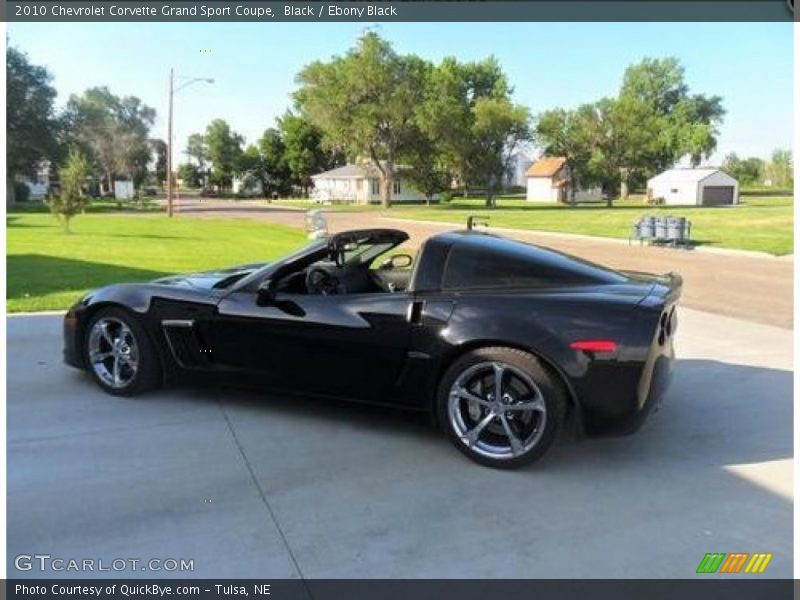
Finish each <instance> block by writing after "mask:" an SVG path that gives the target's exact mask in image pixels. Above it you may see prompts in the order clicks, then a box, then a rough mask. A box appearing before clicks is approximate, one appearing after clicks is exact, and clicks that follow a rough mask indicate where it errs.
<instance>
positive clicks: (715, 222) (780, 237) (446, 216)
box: [384, 195, 794, 255]
mask: <svg viewBox="0 0 800 600" xmlns="http://www.w3.org/2000/svg"><path fill="white" fill-rule="evenodd" d="M384 214H386V215H387V216H391V217H397V218H404V219H416V220H425V221H446V222H451V223H459V224H462V223H466V221H467V217H468V216H469V215H488V216H489V218H490V219H489V223H490V225H494V226H495V227H510V228H514V229H532V230H539V231H553V232H562V233H578V234H584V235H595V236H602V237H615V238H627V237H628V236H629V235H630V231H631V226H632V225H633V223H634V222H635V221H636V220H638V218H639V217H641V216H643V215H660V216H667V215H673V216H685V217H687V218H688V219H690V220H691V221H692V239H693V240H694V242H695V243H697V244H700V245H707V246H713V247H720V248H738V249H742V250H758V251H761V252H768V253H770V254H776V255H782V254H791V253H792V252H793V242H794V233H793V229H794V208H793V200H792V197H791V196H744V195H743V196H742V197H741V204H740V205H738V206H733V207H719V208H704V207H694V206H668V207H652V206H645V205H643V204H642V202H641V200H633V201H627V202H616V203H615V206H614V207H613V208H607V207H606V206H605V205H604V204H603V205H590V204H585V205H579V206H577V207H574V208H572V207H567V206H560V205H558V206H555V205H541V204H536V203H532V202H527V201H525V200H520V199H503V198H501V199H500V200H499V201H498V207H497V208H495V209H491V210H487V209H485V208H483V199H482V198H475V199H472V198H455V199H453V200H452V201H451V202H450V203H447V204H440V205H436V206H431V207H427V206H420V205H415V206H395V207H392V208H391V209H390V210H389V211H387V212H386V213H384Z"/></svg>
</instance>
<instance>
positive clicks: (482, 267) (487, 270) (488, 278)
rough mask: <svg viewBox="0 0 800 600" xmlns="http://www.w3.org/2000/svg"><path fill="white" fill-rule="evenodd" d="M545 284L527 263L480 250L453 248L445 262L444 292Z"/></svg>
mask: <svg viewBox="0 0 800 600" xmlns="http://www.w3.org/2000/svg"><path fill="white" fill-rule="evenodd" d="M547 283H548V281H547V280H546V279H543V278H542V273H540V272H539V269H537V268H536V265H535V264H532V263H531V261H530V260H525V259H524V258H523V257H520V256H514V255H513V254H510V253H506V252H501V251H500V252H498V251H495V250H494V249H490V248H482V247H480V246H471V245H462V246H459V245H457V246H455V247H454V248H453V250H452V251H451V252H450V257H449V259H448V261H447V267H446V270H445V275H444V280H443V281H442V287H443V288H445V289H469V288H496V287H538V286H543V285H546V284H547Z"/></svg>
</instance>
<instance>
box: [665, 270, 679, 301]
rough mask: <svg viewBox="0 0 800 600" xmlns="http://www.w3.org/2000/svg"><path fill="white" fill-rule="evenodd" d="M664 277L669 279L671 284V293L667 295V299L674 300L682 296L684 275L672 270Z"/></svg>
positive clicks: (669, 284)
mask: <svg viewBox="0 0 800 600" xmlns="http://www.w3.org/2000/svg"><path fill="white" fill-rule="evenodd" d="M664 278H665V279H667V281H668V284H667V285H668V286H669V293H668V294H667V295H666V298H665V299H666V300H667V301H670V302H674V301H675V300H677V299H678V298H680V297H681V293H682V292H683V277H681V276H680V274H679V273H676V272H675V271H670V272H669V273H667V274H666V275H664Z"/></svg>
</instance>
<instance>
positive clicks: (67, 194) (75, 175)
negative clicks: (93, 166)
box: [49, 150, 89, 233]
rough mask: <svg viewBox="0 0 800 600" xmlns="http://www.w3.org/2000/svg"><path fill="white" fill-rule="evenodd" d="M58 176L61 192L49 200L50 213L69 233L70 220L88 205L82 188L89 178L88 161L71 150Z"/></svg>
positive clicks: (77, 152)
mask: <svg viewBox="0 0 800 600" xmlns="http://www.w3.org/2000/svg"><path fill="white" fill-rule="evenodd" d="M58 175H59V183H60V187H61V191H60V193H59V194H58V195H57V196H54V197H53V198H52V199H51V200H50V203H49V204H50V212H52V213H53V214H54V215H55V216H56V218H58V220H59V221H61V223H62V224H63V225H64V231H66V232H67V233H69V222H70V219H72V217H74V216H75V215H77V214H78V213H80V212H83V209H84V207H85V206H86V204H88V198H87V196H86V193H85V192H84V187H85V186H86V180H87V178H88V177H89V161H88V160H87V159H86V157H85V156H84V155H83V154H81V153H80V152H79V151H77V150H71V151H70V153H69V156H68V157H67V162H66V163H65V164H64V166H63V167H62V168H61V169H60V170H59V172H58Z"/></svg>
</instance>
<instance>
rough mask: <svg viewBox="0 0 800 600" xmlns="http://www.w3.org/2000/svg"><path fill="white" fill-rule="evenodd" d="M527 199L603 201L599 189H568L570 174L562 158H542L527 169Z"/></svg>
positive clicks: (601, 191) (601, 192)
mask: <svg viewBox="0 0 800 600" xmlns="http://www.w3.org/2000/svg"><path fill="white" fill-rule="evenodd" d="M525 175H526V176H527V178H528V186H527V187H528V192H527V199H528V200H530V201H533V202H563V203H566V202H573V201H574V202H599V201H600V200H602V199H603V190H602V189H601V188H600V187H593V188H588V189H583V188H581V187H580V186H578V187H576V188H575V191H574V194H573V192H572V189H571V187H570V172H569V166H568V165H567V159H566V158H564V157H563V156H544V157H542V158H540V159H539V160H537V161H536V162H535V163H533V164H532V165H531V166H530V168H528V170H527V172H526V173H525Z"/></svg>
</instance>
